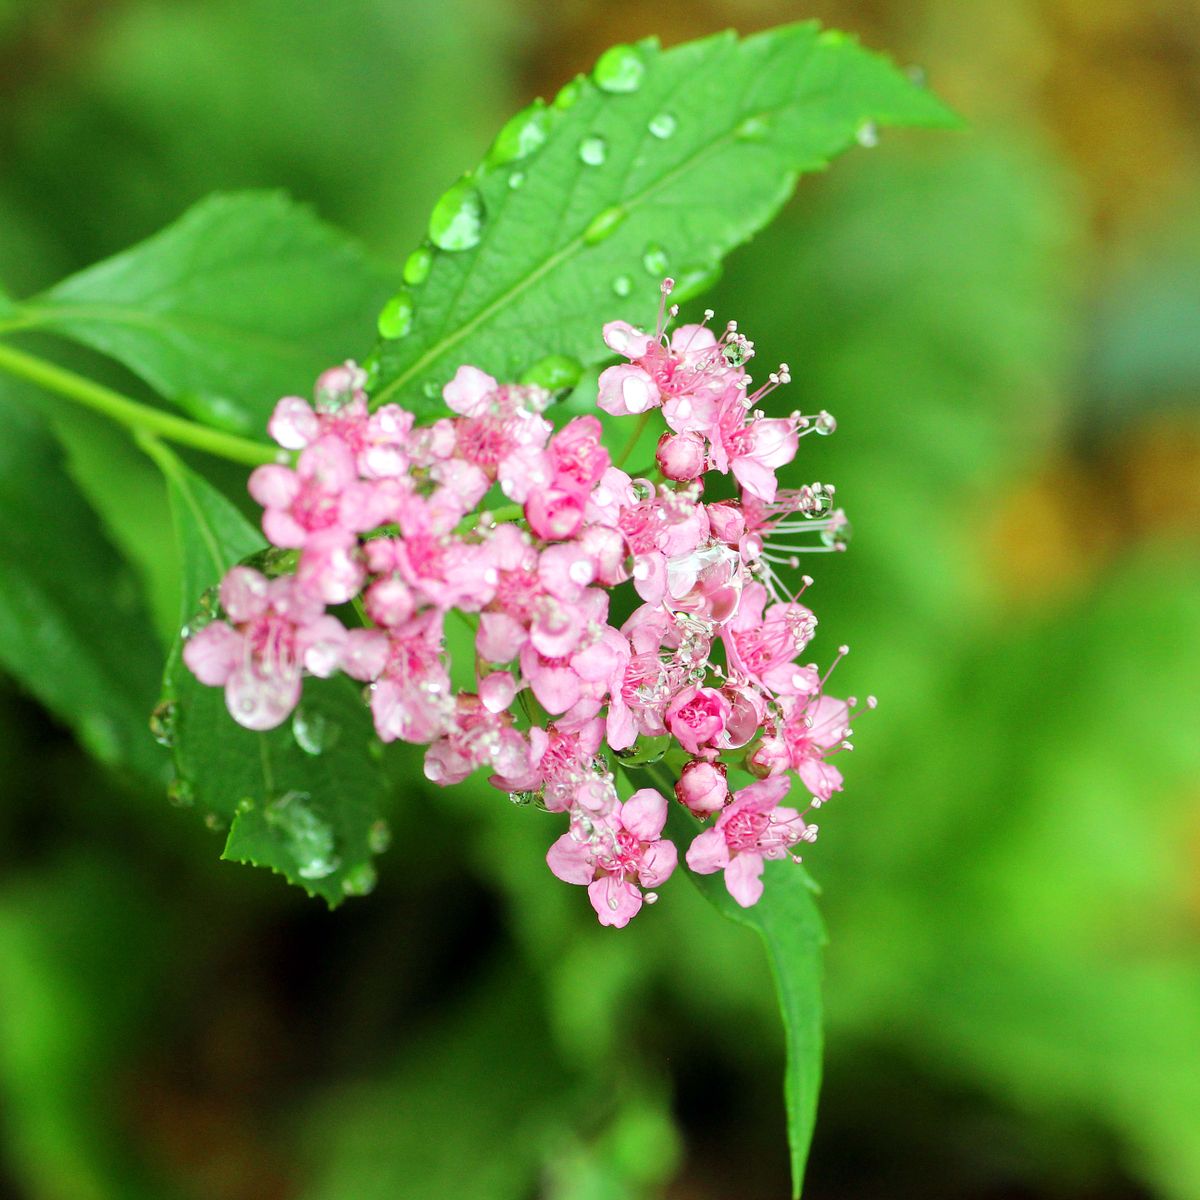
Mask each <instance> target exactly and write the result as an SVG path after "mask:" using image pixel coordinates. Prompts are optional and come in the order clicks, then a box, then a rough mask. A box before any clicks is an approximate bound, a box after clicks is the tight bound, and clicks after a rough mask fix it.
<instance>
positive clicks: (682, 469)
mask: <svg viewBox="0 0 1200 1200" xmlns="http://www.w3.org/2000/svg"><path fill="white" fill-rule="evenodd" d="M655 458H656V459H657V460H658V469H659V470H660V471H661V472H662V473H663V477H664V478H665V479H674V480H678V481H683V480H688V479H695V478H696V477H697V476H698V475H699V474H700V473H701V472H702V471H703V470H704V461H705V454H704V439H703V438H702V437H701V436H700V435H699V434H698V433H664V434H663V435H662V437H660V438H659V439H658V450H657V452H656V453H655Z"/></svg>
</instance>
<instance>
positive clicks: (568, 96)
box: [554, 75, 584, 112]
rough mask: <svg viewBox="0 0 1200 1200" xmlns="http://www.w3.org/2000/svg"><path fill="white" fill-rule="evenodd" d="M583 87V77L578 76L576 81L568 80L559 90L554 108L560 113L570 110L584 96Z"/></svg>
mask: <svg viewBox="0 0 1200 1200" xmlns="http://www.w3.org/2000/svg"><path fill="white" fill-rule="evenodd" d="M583 86H584V80H583V76H582V75H576V76H575V78H574V79H571V80H568V81H567V82H566V83H564V84H563V85H562V87H561V88H559V90H558V95H557V96H555V97H554V107H555V108H557V109H558V110H559V111H560V112H562V111H563V110H565V109H568V108H570V107H571V106H572V105H573V104H574V103H575V101H576V100H578V99H579V97H580V96H581V95H582V94H583Z"/></svg>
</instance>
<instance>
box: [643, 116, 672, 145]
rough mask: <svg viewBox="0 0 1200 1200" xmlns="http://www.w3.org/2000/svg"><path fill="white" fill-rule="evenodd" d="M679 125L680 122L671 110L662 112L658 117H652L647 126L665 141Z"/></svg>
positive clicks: (653, 133) (654, 134) (655, 135)
mask: <svg viewBox="0 0 1200 1200" xmlns="http://www.w3.org/2000/svg"><path fill="white" fill-rule="evenodd" d="M678 127H679V122H678V121H677V120H676V119H675V116H674V114H672V113H669V112H661V113H659V114H658V116H656V117H651V118H650V123H649V124H648V125H647V126H646V128H647V129H649V130H650V132H651V134H652V135H653V136H654V137H656V138H658V139H659V140H660V141H665V140H666V139H667V138H669V137H670V136H671V135H672V134H673V133H674V132H675V130H676V129H677V128H678Z"/></svg>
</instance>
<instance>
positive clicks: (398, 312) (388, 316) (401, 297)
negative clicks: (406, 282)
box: [376, 288, 414, 338]
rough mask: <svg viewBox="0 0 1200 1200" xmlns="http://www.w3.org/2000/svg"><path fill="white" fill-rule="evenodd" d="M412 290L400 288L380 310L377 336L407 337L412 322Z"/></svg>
mask: <svg viewBox="0 0 1200 1200" xmlns="http://www.w3.org/2000/svg"><path fill="white" fill-rule="evenodd" d="M413 312H414V305H413V298H412V292H410V291H409V290H408V289H407V288H401V289H400V291H398V292H397V293H396V294H395V295H394V296H393V297H392V298H391V299H390V300H389V301H388V302H387V303H386V304H385V305H384V306H383V308H382V309H381V310H380V312H379V320H378V321H377V322H376V324H377V325H378V327H379V336H380V337H384V338H402V337H407V336H408V332H409V330H410V329H412V323H413Z"/></svg>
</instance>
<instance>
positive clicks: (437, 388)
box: [421, 379, 442, 400]
mask: <svg viewBox="0 0 1200 1200" xmlns="http://www.w3.org/2000/svg"><path fill="white" fill-rule="evenodd" d="M421 391H422V392H423V393H424V395H425V396H426V398H427V399H429V400H436V399H437V398H438V396H440V395H441V394H442V388H441V385H440V384H438V383H435V382H434V381H433V380H432V379H429V380H426V381H425V383H424V384H423V385H422V387H421Z"/></svg>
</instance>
